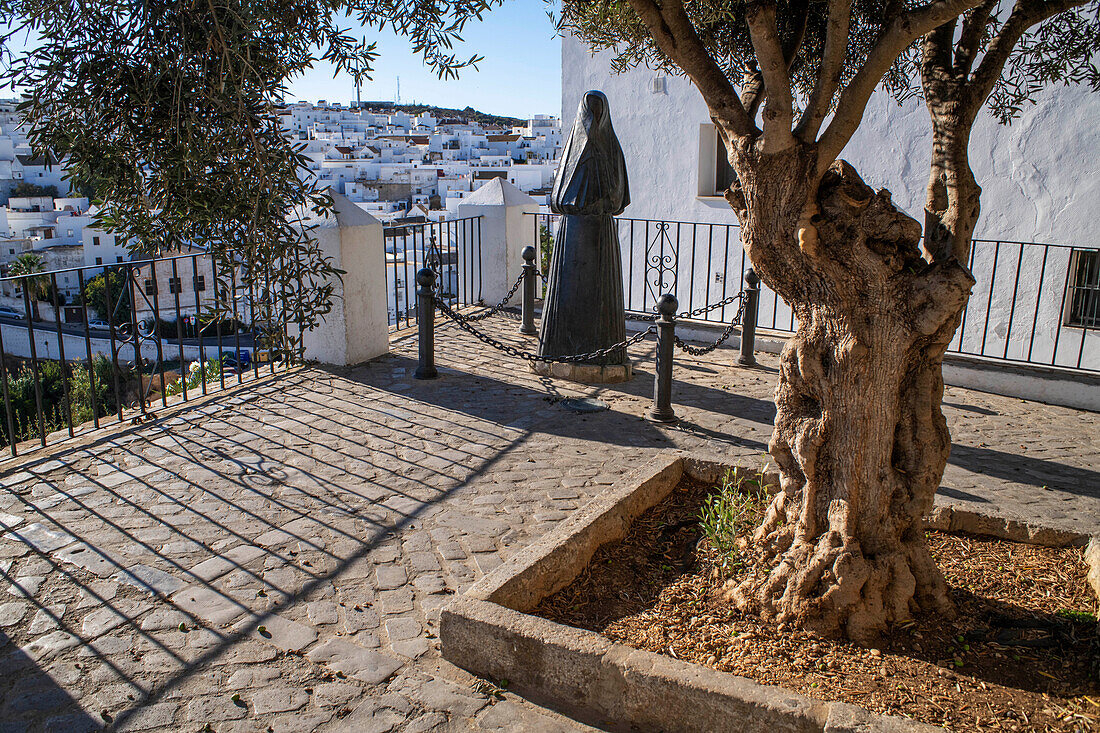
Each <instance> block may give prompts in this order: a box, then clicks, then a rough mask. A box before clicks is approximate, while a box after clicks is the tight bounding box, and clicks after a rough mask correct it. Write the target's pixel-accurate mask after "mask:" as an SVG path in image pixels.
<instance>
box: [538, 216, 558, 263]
mask: <svg viewBox="0 0 1100 733" xmlns="http://www.w3.org/2000/svg"><path fill="white" fill-rule="evenodd" d="M553 252H554V234H553V233H552V232H551V231H550V227H548V226H546V225H545V224H540V225H539V270H540V272H542V274H543V275H549V274H550V255H551V254H552V253H553Z"/></svg>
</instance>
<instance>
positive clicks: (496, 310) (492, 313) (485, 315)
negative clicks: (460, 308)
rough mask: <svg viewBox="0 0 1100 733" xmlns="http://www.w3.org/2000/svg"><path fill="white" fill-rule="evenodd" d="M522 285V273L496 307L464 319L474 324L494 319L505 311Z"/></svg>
mask: <svg viewBox="0 0 1100 733" xmlns="http://www.w3.org/2000/svg"><path fill="white" fill-rule="evenodd" d="M522 283H523V273H522V272H521V273H520V274H519V277H517V278H516V281H515V282H514V283H513V284H512V289H511V290H509V291H508V294H507V295H505V296H504V298H503V299H502V300H501V301H500V302H499V303H497V304H496V305H494V306H493V307H492V308H490V309H489V310H487V311H485V312H484V313H478V314H477V315H473V316H463V317H464V318H465V319H466V320H467V321H471V322H473V321H483V320H485V319H486V318H492V317H493V316H495V315H496V314H497V313H500V312H501V311H502V310H504V306H505V305H507V304H508V301H509V300H511V299H512V296H513V295H515V294H516V291H517V290H519V286H520V285H521V284H522Z"/></svg>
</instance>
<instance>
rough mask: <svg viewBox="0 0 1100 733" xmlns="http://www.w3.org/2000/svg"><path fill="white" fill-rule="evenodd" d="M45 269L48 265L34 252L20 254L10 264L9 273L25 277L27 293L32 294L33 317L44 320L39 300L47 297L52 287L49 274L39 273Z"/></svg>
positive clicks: (11, 275) (23, 284)
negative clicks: (39, 307)
mask: <svg viewBox="0 0 1100 733" xmlns="http://www.w3.org/2000/svg"><path fill="white" fill-rule="evenodd" d="M45 271H46V265H45V263H44V262H43V260H42V256H41V255H38V254H35V253H33V252H27V253H25V254H21V255H19V256H18V257H16V258H15V259H14V260H12V262H11V263H10V264H9V265H8V275H9V276H10V277H21V278H23V280H22V286H23V287H24V288H26V290H27V295H29V296H30V302H31V317H32V318H33V319H34V320H36V321H40V320H42V316H41V315H39V312H38V301H39V300H40V299H41V298H44V297H46V294H47V293H48V292H49V289H50V277H49V275H41V274H39V273H43V272H45Z"/></svg>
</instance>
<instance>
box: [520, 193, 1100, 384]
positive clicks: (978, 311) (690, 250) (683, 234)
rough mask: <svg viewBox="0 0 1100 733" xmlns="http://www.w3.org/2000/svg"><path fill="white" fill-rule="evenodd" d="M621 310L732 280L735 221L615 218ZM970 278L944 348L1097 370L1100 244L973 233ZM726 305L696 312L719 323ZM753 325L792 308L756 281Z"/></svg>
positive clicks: (540, 222)
mask: <svg viewBox="0 0 1100 733" xmlns="http://www.w3.org/2000/svg"><path fill="white" fill-rule="evenodd" d="M531 218H532V219H533V222H534V224H533V226H534V229H533V237H534V240H533V241H534V242H535V243H536V248H538V249H541V250H545V249H546V248H547V247H549V246H551V245H552V241H553V236H554V233H555V230H556V222H557V219H558V216H557V215H555V214H535V215H532V216H531ZM616 222H617V224H618V228H619V242H620V246H621V247H622V266H623V288H624V296H625V298H626V308H627V311H628V312H630V313H635V314H651V313H652V312H653V309H654V307H655V306H656V303H657V299H658V298H659V297H660V295H661V294H662V293H666V292H670V293H673V294H675V295H676V297H677V299H678V300H679V301H680V304H681V306H686V310H693V309H695V308H697V307H699V306H701V305H704V304H706V303H712V302H717V301H719V300H721V299H723V298H725V297H726V295H727V294H730V293H736V292H737V291H738V290H740V288H741V283H742V281H743V280H744V277H745V273H746V271H747V270H748V268H749V267H750V266H751V263H750V262H749V261H748V258H747V257H746V256H745V251H744V249H743V248H742V247H741V236H740V227H739V226H738V225H737V224H711V223H702V222H686V221H663V220H656V219H633V218H627V217H620V218H618V219H616ZM969 265H970V270H971V273H972V274H973V275H974V278H975V280H976V281H977V282H976V284H975V286H974V290H973V291H972V292H971V295H970V302H969V304H968V305H967V307H966V310H964V311H963V318H962V322H961V323H960V325H959V329H958V332H957V333H956V334H955V338H954V340H953V341H952V343H951V345H950V347H949V348H948V351H949V352H952V353H957V354H963V355H967V356H976V357H982V358H986V359H993V360H996V361H999V362H1010V363H1017V364H1031V365H1038V366H1054V367H1060V368H1066V369H1071V370H1077V371H1084V372H1100V249H1097V248H1095V247H1079V246H1072V245H1063V244H1041V243H1036V242H1013V241H1007V240H994V239H975V240H974V243H973V247H972V248H971V253H970V263H969ZM733 315H734V313H733V309H732V308H727V309H718V310H715V311H712V312H711V313H707V314H705V315H704V316H703V317H702V320H704V321H712V322H716V323H726V322H728V319H730V318H732V317H733ZM758 322H759V327H760V328H762V329H770V330H772V331H778V332H780V333H789V332H793V331H794V330H795V327H796V322H795V317H794V313H793V311H792V310H791V308H790V306H788V305H787V304H786V303H785V302H784V301H783V299H782V298H780V297H779V296H778V295H777V294H776V293H775V292H774V291H772V290H771V289H770V288H768V287H767V286H766V285H761V293H760V314H759V321H758Z"/></svg>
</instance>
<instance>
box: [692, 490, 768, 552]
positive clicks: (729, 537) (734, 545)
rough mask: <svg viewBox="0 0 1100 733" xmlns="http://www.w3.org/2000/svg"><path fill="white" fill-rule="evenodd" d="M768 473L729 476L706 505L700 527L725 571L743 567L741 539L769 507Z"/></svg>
mask: <svg viewBox="0 0 1100 733" xmlns="http://www.w3.org/2000/svg"><path fill="white" fill-rule="evenodd" d="M764 474H765V470H764V469H762V470H761V471H759V472H758V473H756V474H751V475H750V474H745V473H738V474H737V475H736V476H734V474H733V472H732V471H731V472H727V473H726V476H725V478H723V479H722V484H721V486H717V487H715V488H716V490H715V491H714V493H712V494H710V495H709V496H708V497H707V498H706V499H705V500H704V501H703V508H702V509H701V510H700V511H699V526H700V528H701V529H702V530H703V535H704V536H705V537H706V539H707V542H709V543H710V546H711V547H712V548H714V550H715V551H716V552H717V553H718V554H719V555H720V556H721V558H722V560H721V565H722V569H723V570H727V571H728V570H732V569H735V568H738V567H740V565H741V558H740V547H739V545H738V537H739V535H741V534H742V533H743V532H744V531H745V530H747V529H751V528H752V527H755V526H756V524H757V523H758V522H759V520H760V517H761V515H762V514H763V512H764V509H765V507H767V505H768V491H767V489H766V488H765V479H764Z"/></svg>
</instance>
